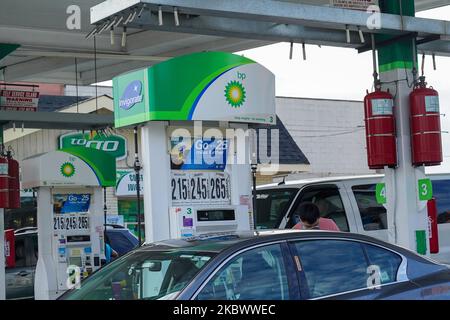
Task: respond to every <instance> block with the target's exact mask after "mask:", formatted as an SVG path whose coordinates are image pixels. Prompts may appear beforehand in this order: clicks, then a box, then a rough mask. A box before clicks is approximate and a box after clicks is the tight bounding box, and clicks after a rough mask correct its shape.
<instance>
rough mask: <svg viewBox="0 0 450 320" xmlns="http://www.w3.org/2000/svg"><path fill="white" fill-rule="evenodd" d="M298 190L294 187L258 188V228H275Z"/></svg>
mask: <svg viewBox="0 0 450 320" xmlns="http://www.w3.org/2000/svg"><path fill="white" fill-rule="evenodd" d="M297 192H298V190H297V189H294V188H286V189H284V188H283V189H270V190H258V191H257V196H256V225H257V227H258V229H277V228H278V225H279V223H280V221H281V219H282V218H283V217H284V215H285V214H286V210H287V209H288V208H289V205H290V204H291V202H292V201H293V199H294V197H295V195H296V194H297Z"/></svg>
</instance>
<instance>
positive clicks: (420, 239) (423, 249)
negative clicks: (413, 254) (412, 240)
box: [416, 230, 427, 255]
mask: <svg viewBox="0 0 450 320" xmlns="http://www.w3.org/2000/svg"><path fill="white" fill-rule="evenodd" d="M416 251H417V253H418V254H422V255H425V254H427V233H426V232H425V230H416Z"/></svg>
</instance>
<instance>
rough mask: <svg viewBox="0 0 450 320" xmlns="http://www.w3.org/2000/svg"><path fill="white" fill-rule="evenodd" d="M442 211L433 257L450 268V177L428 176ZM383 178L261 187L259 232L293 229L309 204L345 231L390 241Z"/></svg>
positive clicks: (323, 180) (328, 179)
mask: <svg viewBox="0 0 450 320" xmlns="http://www.w3.org/2000/svg"><path fill="white" fill-rule="evenodd" d="M428 177H430V179H431V180H432V184H433V195H434V197H435V198H436V203H437V207H438V223H439V225H438V228H439V253H438V254H433V255H431V257H432V258H433V259H435V260H437V261H439V262H442V263H447V264H450V174H430V175H428ZM382 178H383V175H368V176H352V177H334V178H316V179H307V180H296V181H286V182H285V183H280V184H276V183H274V184H269V185H263V186H258V187H257V217H256V223H257V227H258V228H259V229H276V228H280V229H284V228H292V227H293V226H294V225H295V223H296V222H297V221H298V215H297V214H296V210H297V208H298V206H299V205H300V204H301V203H302V202H305V201H311V202H314V203H317V204H318V205H319V206H320V207H321V208H320V209H321V216H322V217H325V218H330V219H333V220H334V222H336V224H337V225H338V227H339V229H340V230H341V231H349V232H354V233H361V234H365V235H369V236H372V237H375V238H378V239H381V240H384V241H388V234H387V217H386V209H385V208H384V207H383V206H382V205H380V204H378V203H377V201H376V199H375V185H376V184H377V183H378V182H380V181H381V179H382Z"/></svg>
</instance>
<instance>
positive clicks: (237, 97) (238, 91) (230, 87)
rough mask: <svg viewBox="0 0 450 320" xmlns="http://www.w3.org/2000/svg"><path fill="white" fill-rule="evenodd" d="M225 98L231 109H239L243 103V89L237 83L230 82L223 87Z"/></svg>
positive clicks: (240, 84)
mask: <svg viewBox="0 0 450 320" xmlns="http://www.w3.org/2000/svg"><path fill="white" fill-rule="evenodd" d="M225 98H226V99H227V102H228V104H229V105H231V106H232V107H233V108H239V107H240V106H242V105H243V104H244V102H245V98H246V96H245V88H244V86H243V85H242V83H240V82H239V81H230V82H228V84H227V86H226V87H225Z"/></svg>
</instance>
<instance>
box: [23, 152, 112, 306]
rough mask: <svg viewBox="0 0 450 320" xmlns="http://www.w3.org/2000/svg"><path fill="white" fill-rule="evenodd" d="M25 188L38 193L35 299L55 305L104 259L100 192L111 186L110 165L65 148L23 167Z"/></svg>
mask: <svg viewBox="0 0 450 320" xmlns="http://www.w3.org/2000/svg"><path fill="white" fill-rule="evenodd" d="M22 170H23V179H22V183H23V186H24V188H35V189H36V190H37V227H38V248H39V250H38V251H39V254H38V262H37V267H36V275H35V298H36V299H39V300H47V299H55V298H57V297H58V296H59V295H61V294H62V293H64V292H65V291H66V290H67V289H69V288H71V287H73V286H74V285H76V284H77V281H80V280H82V279H83V278H85V277H87V276H89V274H91V273H92V272H94V271H95V270H97V269H99V268H100V267H101V261H102V260H104V259H105V253H104V226H103V219H104V217H103V192H102V187H103V186H112V185H114V183H115V159H114V158H112V157H111V156H109V155H107V154H105V153H104V152H102V151H98V150H94V149H87V148H68V149H63V150H58V151H53V152H49V153H45V154H41V155H37V156H34V157H31V158H27V159H25V160H24V161H23V167H22Z"/></svg>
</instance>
